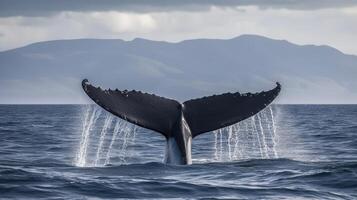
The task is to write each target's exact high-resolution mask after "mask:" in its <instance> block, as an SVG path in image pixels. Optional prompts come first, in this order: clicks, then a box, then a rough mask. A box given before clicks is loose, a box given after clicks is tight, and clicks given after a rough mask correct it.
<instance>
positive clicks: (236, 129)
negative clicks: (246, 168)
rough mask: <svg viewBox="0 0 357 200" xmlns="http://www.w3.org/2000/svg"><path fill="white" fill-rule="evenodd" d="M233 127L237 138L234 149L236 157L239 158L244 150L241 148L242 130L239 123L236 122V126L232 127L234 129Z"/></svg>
mask: <svg viewBox="0 0 357 200" xmlns="http://www.w3.org/2000/svg"><path fill="white" fill-rule="evenodd" d="M233 128H234V129H235V130H234V136H235V139H234V150H233V155H234V159H239V158H241V157H242V152H241V150H239V148H240V147H239V146H238V144H239V140H240V138H239V132H240V126H239V123H238V124H236V125H235V126H234V127H232V131H233Z"/></svg>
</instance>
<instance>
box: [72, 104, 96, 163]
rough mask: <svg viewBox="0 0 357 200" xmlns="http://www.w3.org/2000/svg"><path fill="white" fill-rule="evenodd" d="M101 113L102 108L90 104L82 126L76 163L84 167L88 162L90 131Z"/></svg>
mask: <svg viewBox="0 0 357 200" xmlns="http://www.w3.org/2000/svg"><path fill="white" fill-rule="evenodd" d="M100 114H101V110H100V109H98V107H96V106H88V107H87V110H86V112H85V117H84V121H83V126H82V134H81V142H80V146H79V150H78V152H77V156H76V160H75V165H76V166H79V167H84V166H85V165H86V164H87V150H88V146H89V139H90V133H91V131H92V129H93V127H94V126H95V123H96V121H97V119H98V118H99V116H100Z"/></svg>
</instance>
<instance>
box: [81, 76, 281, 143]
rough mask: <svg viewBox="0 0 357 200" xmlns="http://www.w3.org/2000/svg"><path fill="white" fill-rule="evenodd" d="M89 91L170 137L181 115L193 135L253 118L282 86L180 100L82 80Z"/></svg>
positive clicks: (111, 107)
mask: <svg viewBox="0 0 357 200" xmlns="http://www.w3.org/2000/svg"><path fill="white" fill-rule="evenodd" d="M82 87H83V89H84V91H85V92H86V93H87V95H88V96H89V97H90V98H91V99H92V100H93V101H94V102H96V103H97V104H98V105H99V106H101V107H102V108H104V109H105V110H107V111H108V112H110V113H112V114H114V115H116V116H118V117H120V118H122V119H124V120H127V121H129V122H131V123H133V124H136V125H138V126H141V127H144V128H148V129H151V130H154V131H156V132H158V133H161V134H162V135H163V136H165V137H166V138H169V137H170V136H171V135H170V134H172V132H173V128H174V126H175V125H176V123H177V121H178V120H179V119H180V117H181V116H182V114H183V116H184V117H185V119H186V122H187V124H188V126H189V127H190V130H191V134H192V138H194V137H196V136H198V135H200V134H202V133H206V132H209V131H213V130H216V129H219V128H223V127H226V126H229V125H232V124H235V123H237V122H239V121H242V120H244V119H246V118H249V117H251V116H253V115H255V114H256V113H258V112H259V111H261V110H262V109H264V108H265V107H266V106H268V105H269V104H270V103H271V102H272V101H273V100H274V99H275V98H276V97H277V96H278V94H279V92H280V90H281V86H280V84H279V83H277V85H276V87H275V88H273V89H272V90H269V91H263V92H259V93H254V94H252V93H245V94H240V93H239V92H237V93H225V94H221V95H213V96H209V97H203V98H199V99H193V100H189V101H186V102H184V103H182V104H180V103H179V102H177V101H175V100H172V99H167V98H163V97H159V96H156V95H153V94H147V93H142V92H140V91H135V90H132V91H127V90H124V91H120V90H118V89H115V90H111V89H108V90H103V89H101V88H100V87H94V86H92V85H91V84H89V83H88V80H87V79H84V80H83V81H82Z"/></svg>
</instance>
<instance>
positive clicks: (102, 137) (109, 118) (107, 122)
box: [94, 114, 113, 166]
mask: <svg viewBox="0 0 357 200" xmlns="http://www.w3.org/2000/svg"><path fill="white" fill-rule="evenodd" d="M112 121H113V116H112V115H110V114H108V115H107V117H106V118H105V121H104V125H103V128H102V131H101V132H100V139H99V145H98V148H97V153H96V156H95V161H94V166H99V162H100V160H101V157H102V154H103V153H104V152H103V144H104V141H105V136H106V135H107V132H108V129H109V128H110V127H111V125H112Z"/></svg>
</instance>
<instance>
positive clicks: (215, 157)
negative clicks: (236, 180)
mask: <svg viewBox="0 0 357 200" xmlns="http://www.w3.org/2000/svg"><path fill="white" fill-rule="evenodd" d="M213 134H214V159H215V160H218V149H217V140H218V131H217V130H215V131H213Z"/></svg>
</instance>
